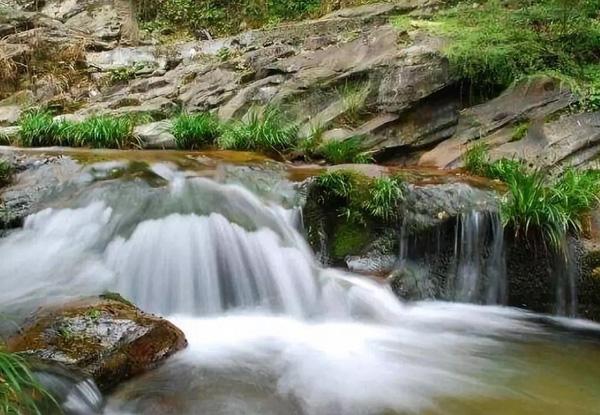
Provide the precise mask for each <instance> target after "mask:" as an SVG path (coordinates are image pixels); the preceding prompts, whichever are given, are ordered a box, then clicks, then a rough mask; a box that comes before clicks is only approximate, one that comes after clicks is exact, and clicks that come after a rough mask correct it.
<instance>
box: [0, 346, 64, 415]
mask: <svg viewBox="0 0 600 415" xmlns="http://www.w3.org/2000/svg"><path fill="white" fill-rule="evenodd" d="M48 404H50V405H51V406H53V407H54V409H56V408H57V407H58V405H57V403H56V401H54V399H53V398H52V397H51V396H50V395H49V394H48V393H47V392H46V391H45V390H44V388H43V387H42V386H41V385H40V384H39V383H38V382H37V381H36V379H35V378H34V377H33V375H32V373H31V371H30V370H29V366H28V364H27V362H26V361H25V359H23V357H21V356H20V355H18V354H16V353H9V352H7V351H5V350H3V349H0V413H2V414H6V415H21V414H28V415H42V414H44V413H47V412H46V411H45V409H48V408H46V406H47V405H48Z"/></svg>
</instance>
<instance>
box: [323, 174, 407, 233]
mask: <svg viewBox="0 0 600 415" xmlns="http://www.w3.org/2000/svg"><path fill="white" fill-rule="evenodd" d="M316 185H317V186H318V194H319V200H318V202H319V203H320V204H327V205H331V206H335V207H336V210H337V213H338V215H339V216H341V217H344V218H345V219H346V221H347V222H348V223H357V224H361V225H366V223H367V221H369V220H375V221H383V222H384V223H393V222H395V221H396V220H397V219H398V217H399V206H400V203H401V202H402V200H403V196H404V195H403V181H402V179H401V178H400V177H398V176H394V177H381V178H369V177H367V176H364V175H361V174H358V173H355V172H352V171H348V170H336V171H328V172H325V173H323V174H321V175H319V176H318V177H317V179H316Z"/></svg>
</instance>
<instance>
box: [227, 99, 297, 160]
mask: <svg viewBox="0 0 600 415" xmlns="http://www.w3.org/2000/svg"><path fill="white" fill-rule="evenodd" d="M297 134H298V127H297V126H296V125H295V124H290V123H289V122H288V121H287V120H286V119H285V117H284V116H283V114H282V113H281V112H280V111H279V110H278V109H276V108H274V107H267V108H265V109H264V110H263V111H262V112H261V111H260V110H259V109H258V108H253V109H251V110H250V111H249V112H248V114H247V116H246V119H245V120H241V121H236V122H232V123H230V124H229V125H228V126H225V127H224V129H223V133H222V134H221V137H219V140H218V143H219V146H220V147H221V148H223V149H226V150H260V151H266V152H281V151H286V150H290V149H292V148H294V146H295V144H296V136H297Z"/></svg>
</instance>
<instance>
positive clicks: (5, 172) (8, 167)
mask: <svg viewBox="0 0 600 415" xmlns="http://www.w3.org/2000/svg"><path fill="white" fill-rule="evenodd" d="M13 172H14V169H13V166H12V164H10V163H9V162H8V161H6V160H2V159H0V187H2V186H5V185H7V184H8V183H9V182H10V179H11V178H12V175H13Z"/></svg>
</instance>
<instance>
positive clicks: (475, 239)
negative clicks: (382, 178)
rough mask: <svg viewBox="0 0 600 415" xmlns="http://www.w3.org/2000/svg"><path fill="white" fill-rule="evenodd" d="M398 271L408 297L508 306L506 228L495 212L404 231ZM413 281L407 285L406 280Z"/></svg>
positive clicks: (474, 213)
mask: <svg viewBox="0 0 600 415" xmlns="http://www.w3.org/2000/svg"><path fill="white" fill-rule="evenodd" d="M399 240H400V241H399V251H400V252H399V260H398V262H397V266H396V267H397V272H399V273H400V275H403V277H402V279H403V283H404V287H403V288H405V290H406V292H408V293H409V294H408V296H409V297H416V298H431V297H434V298H444V299H448V300H452V301H457V302H466V303H479V304H506V301H507V281H506V259H505V247H504V227H503V225H502V221H501V218H500V214H499V213H498V212H496V211H478V210H472V211H469V212H466V213H463V214H460V215H459V216H458V218H457V220H456V224H455V225H454V226H448V224H443V225H440V226H437V227H435V228H434V229H433V230H429V231H427V232H422V233H412V232H410V231H409V224H407V222H406V221H404V222H403V224H402V227H401V229H400V232H399ZM407 279H408V281H407Z"/></svg>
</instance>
